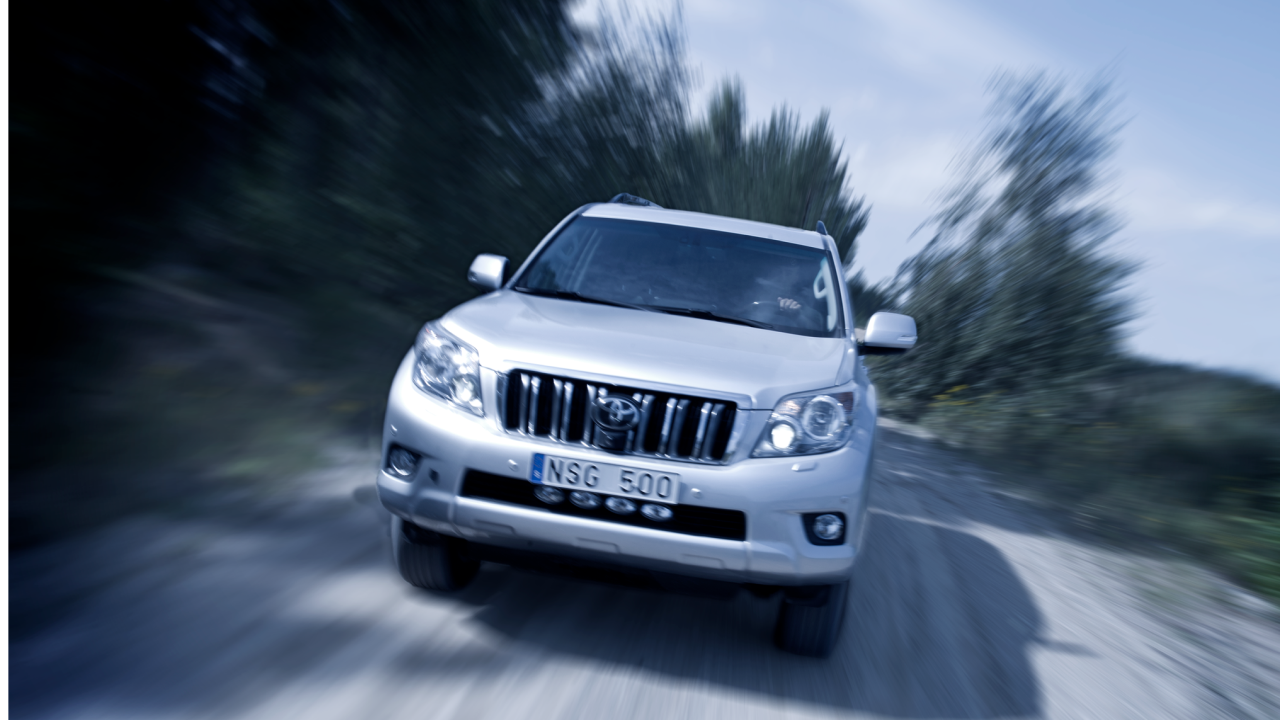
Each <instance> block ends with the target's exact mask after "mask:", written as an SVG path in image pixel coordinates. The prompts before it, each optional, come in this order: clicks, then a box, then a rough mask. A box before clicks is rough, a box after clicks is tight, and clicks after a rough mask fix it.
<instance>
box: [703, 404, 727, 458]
mask: <svg viewBox="0 0 1280 720" xmlns="http://www.w3.org/2000/svg"><path fill="white" fill-rule="evenodd" d="M704 407H705V406H704ZM723 414H724V403H716V404H715V406H714V407H712V408H711V420H710V422H708V423H707V446H706V447H705V448H704V449H703V451H702V459H703V460H712V459H713V458H712V457H711V453H712V451H714V450H715V448H716V440H715V439H716V433H717V432H719V431H720V416H722V415H723Z"/></svg>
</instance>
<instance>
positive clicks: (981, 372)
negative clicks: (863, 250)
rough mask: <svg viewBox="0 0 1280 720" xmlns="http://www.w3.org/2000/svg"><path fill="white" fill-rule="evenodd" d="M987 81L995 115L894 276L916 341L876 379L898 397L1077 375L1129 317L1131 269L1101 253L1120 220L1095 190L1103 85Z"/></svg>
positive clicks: (1106, 120) (1109, 148)
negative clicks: (928, 230)
mask: <svg viewBox="0 0 1280 720" xmlns="http://www.w3.org/2000/svg"><path fill="white" fill-rule="evenodd" d="M991 89H992V91H993V93H994V95H995V98H994V102H993V103H992V111H991V116H992V119H991V123H990V125H989V126H988V128H987V130H986V132H985V134H984V135H983V137H982V138H981V139H980V141H979V142H978V144H977V145H976V146H975V147H974V148H973V150H971V151H970V153H969V154H968V155H967V156H966V157H964V158H963V159H962V162H961V173H960V177H959V179H958V180H957V182H956V183H955V185H954V186H953V187H952V188H951V189H950V190H949V191H948V192H947V193H946V194H945V195H944V199H943V202H942V204H941V208H940V210H939V211H938V212H937V213H936V214H935V215H934V216H933V217H932V218H931V219H930V221H929V222H928V224H927V226H928V227H932V228H933V229H934V235H933V237H932V239H931V240H930V241H929V242H928V244H927V245H926V246H925V248H924V249H923V250H922V251H921V252H920V253H919V254H917V255H916V256H915V257H913V258H911V259H910V260H908V261H907V262H906V263H904V265H903V267H902V268H901V269H900V271H899V275H898V277H897V279H896V281H897V285H898V288H897V290H898V295H899V298H900V304H901V305H902V307H903V309H904V312H907V313H909V314H912V315H914V316H915V318H916V320H917V322H918V324H919V327H920V333H921V342H920V344H919V346H917V348H916V349H915V350H914V351H912V352H911V353H909V354H907V355H905V356H903V357H902V358H901V359H900V360H898V361H895V362H893V363H890V364H887V365H886V366H885V367H884V368H882V370H881V376H882V377H883V378H884V379H885V380H886V381H887V385H888V386H889V388H890V389H891V391H892V392H894V393H897V394H898V395H899V396H901V397H903V398H905V399H908V400H912V401H916V402H920V401H925V400H927V399H929V398H931V397H933V396H935V395H937V394H939V393H942V392H944V391H945V390H947V389H948V388H952V387H955V386H959V385H964V386H968V387H969V388H971V389H972V391H986V392H994V391H1003V392H1014V393H1016V392H1019V391H1024V390H1029V389H1034V388H1036V387H1042V386H1045V384H1046V383H1058V382H1059V381H1062V380H1063V379H1064V378H1078V377H1079V376H1081V375H1087V374H1089V373H1091V372H1093V371H1095V370H1097V369H1099V368H1100V367H1102V366H1105V365H1106V364H1107V363H1109V362H1110V360H1111V359H1113V358H1114V357H1115V356H1116V354H1117V352H1118V342H1119V339H1120V337H1121V330H1122V327H1123V325H1124V324H1125V323H1126V322H1127V321H1128V320H1129V319H1130V318H1131V317H1132V312H1131V305H1130V302H1129V301H1128V300H1127V298H1125V297H1123V296H1122V295H1121V294H1120V293H1119V292H1118V291H1119V290H1120V289H1121V288H1122V287H1123V284H1124V281H1125V280H1126V278H1127V277H1128V276H1129V275H1130V274H1131V273H1132V272H1133V271H1134V269H1135V266H1134V265H1133V264H1132V263H1130V262H1127V261H1124V260H1121V259H1117V258H1115V257H1113V256H1111V255H1109V254H1108V253H1107V243H1108V241H1109V240H1110V239H1111V238H1112V236H1113V235H1114V234H1115V233H1116V231H1117V230H1118V229H1119V227H1120V224H1119V222H1118V221H1117V220H1116V218H1115V217H1114V215H1112V213H1111V212H1110V210H1109V209H1108V207H1107V203H1106V194H1105V191H1106V180H1107V176H1106V174H1105V162H1106V161H1107V160H1108V159H1109V158H1110V157H1111V155H1112V153H1113V152H1114V150H1115V146H1116V140H1115V136H1116V133H1117V131H1118V130H1119V128H1120V126H1121V124H1120V123H1118V122H1117V121H1116V120H1115V119H1114V115H1115V100H1114V98H1113V95H1112V91H1111V88H1110V85H1109V84H1108V83H1107V82H1106V81H1103V80H1097V81H1094V82H1092V83H1091V84H1089V85H1088V86H1086V87H1084V88H1083V89H1082V90H1081V91H1080V92H1078V93H1072V92H1070V91H1069V90H1068V88H1067V86H1066V85H1065V83H1064V82H1062V81H1060V80H1050V79H1048V78H1046V77H1045V76H1044V75H1043V74H1038V75H1032V76H1029V77H1018V76H1013V75H1008V74H1006V75H1001V76H998V77H997V78H996V79H995V80H993V82H992V84H991Z"/></svg>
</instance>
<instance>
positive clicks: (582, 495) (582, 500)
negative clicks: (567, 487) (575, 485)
mask: <svg viewBox="0 0 1280 720" xmlns="http://www.w3.org/2000/svg"><path fill="white" fill-rule="evenodd" d="M569 502H571V503H573V504H574V505H577V506H578V507H580V508H582V509H583V510H591V509H594V508H598V507H600V496H599V495H596V494H595V493H589V492H582V491H581V490H574V491H573V492H571V493H569Z"/></svg>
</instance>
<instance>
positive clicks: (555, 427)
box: [551, 378, 564, 440]
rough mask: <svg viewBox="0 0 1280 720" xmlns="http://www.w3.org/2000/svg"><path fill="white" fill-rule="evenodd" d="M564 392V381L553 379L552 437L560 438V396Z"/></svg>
mask: <svg viewBox="0 0 1280 720" xmlns="http://www.w3.org/2000/svg"><path fill="white" fill-rule="evenodd" d="M563 394H564V381H563V380H561V379H560V378H553V379H552V380H551V437H553V438H555V439H557V440H559V439H560V396H561V395H563Z"/></svg>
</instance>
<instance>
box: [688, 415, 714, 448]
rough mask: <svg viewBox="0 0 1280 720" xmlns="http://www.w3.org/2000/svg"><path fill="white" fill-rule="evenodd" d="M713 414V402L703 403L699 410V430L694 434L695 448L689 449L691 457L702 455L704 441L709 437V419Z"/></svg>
mask: <svg viewBox="0 0 1280 720" xmlns="http://www.w3.org/2000/svg"><path fill="white" fill-rule="evenodd" d="M710 415H711V402H709V401H708V402H704V403H702V409H701V410H699V411H698V432H697V434H696V435H694V436H693V449H692V450H691V451H689V457H695V458H696V457H702V441H703V440H704V439H705V438H706V437H707V420H708V419H709V417H710Z"/></svg>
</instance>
